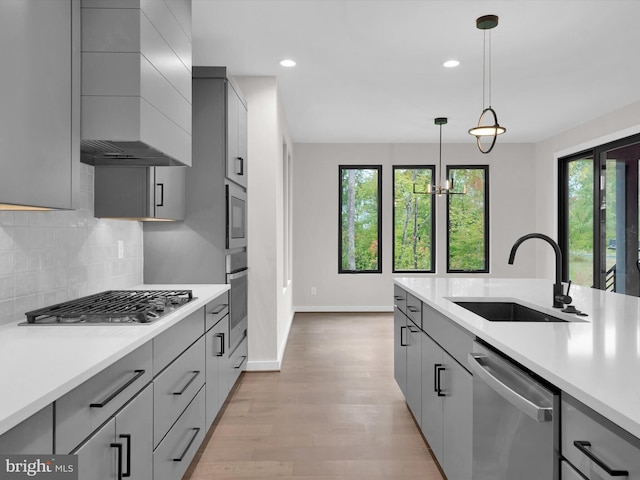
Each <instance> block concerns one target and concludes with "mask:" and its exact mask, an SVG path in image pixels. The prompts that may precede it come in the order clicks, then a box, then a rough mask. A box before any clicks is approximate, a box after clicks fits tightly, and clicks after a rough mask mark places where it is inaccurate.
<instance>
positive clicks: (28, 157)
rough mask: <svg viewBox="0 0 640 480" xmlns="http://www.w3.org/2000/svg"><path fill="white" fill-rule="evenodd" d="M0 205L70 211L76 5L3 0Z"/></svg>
mask: <svg viewBox="0 0 640 480" xmlns="http://www.w3.org/2000/svg"><path fill="white" fill-rule="evenodd" d="M0 39H1V40H2V44H3V45H5V48H4V49H3V54H2V55H3V64H4V65H5V68H3V73H2V75H0V90H1V91H2V92H3V93H4V95H3V101H2V114H0V131H2V138H3V142H2V157H1V158H0V170H1V171H2V175H0V204H12V205H13V206H14V208H15V206H16V205H23V206H35V207H44V208H60V209H71V208H74V199H76V198H77V193H78V185H79V178H80V177H79V175H80V173H79V172H80V170H79V168H80V152H79V146H80V123H79V122H80V50H79V45H80V0H49V1H46V2H43V1H41V0H3V1H2V2H0Z"/></svg>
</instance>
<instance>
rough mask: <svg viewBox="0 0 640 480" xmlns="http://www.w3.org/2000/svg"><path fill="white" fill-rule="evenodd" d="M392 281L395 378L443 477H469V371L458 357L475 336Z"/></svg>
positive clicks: (470, 388) (470, 415)
mask: <svg viewBox="0 0 640 480" xmlns="http://www.w3.org/2000/svg"><path fill="white" fill-rule="evenodd" d="M395 287H396V288H394V301H395V306H396V308H395V310H394V376H395V378H396V382H398V385H399V386H400V388H401V390H402V392H403V394H404V396H405V399H406V401H407V404H408V405H409V408H410V410H411V412H412V414H413V416H414V418H415V419H416V421H417V422H418V423H419V425H420V428H421V430H422V433H423V434H424V437H425V438H426V439H427V442H429V446H430V447H431V450H432V451H433V453H434V455H435V457H436V459H437V460H438V462H439V463H440V466H441V468H442V469H443V471H444V472H445V474H446V475H447V477H448V478H455V479H456V480H471V467H472V463H471V462H472V449H471V446H472V445H471V443H472V433H473V430H472V429H473V423H472V401H473V391H472V389H473V377H472V375H471V374H470V373H469V372H468V371H467V370H466V369H465V368H464V367H463V366H462V365H461V364H460V362H461V359H463V358H464V359H466V355H467V354H468V353H469V352H471V351H472V349H471V346H472V340H473V337H472V336H471V335H470V334H469V333H468V332H466V331H464V330H462V329H460V328H459V327H457V326H455V325H454V324H453V323H452V322H451V321H449V320H448V319H446V317H444V316H443V315H441V314H440V313H438V312H437V311H435V310H433V309H432V308H430V307H429V306H428V305H425V304H423V303H422V302H421V301H420V300H419V299H418V298H416V297H414V296H413V295H411V294H409V293H407V292H405V291H404V290H402V289H401V288H398V287H397V286H395ZM399 306H402V307H404V308H405V310H406V315H405V314H404V313H403V312H402V311H401V310H400V308H399ZM420 326H421V328H420Z"/></svg>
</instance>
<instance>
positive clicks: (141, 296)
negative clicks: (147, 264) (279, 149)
mask: <svg viewBox="0 0 640 480" xmlns="http://www.w3.org/2000/svg"><path fill="white" fill-rule="evenodd" d="M192 299H193V293H192V291H191V290H109V291H106V292H100V293H96V294H93V295H89V296H86V297H82V298H78V299H75V300H69V301H66V302H62V303H58V304H56V305H50V306H48V307H44V308H39V309H37V310H32V311H30V312H27V313H26V314H25V315H26V316H27V323H32V324H33V323H50V322H51V321H52V319H57V320H55V321H57V322H58V323H74V322H76V321H77V322H80V321H84V320H86V319H87V318H93V319H96V321H97V322H100V321H101V320H102V321H104V322H110V323H116V322H117V321H118V320H114V319H118V318H122V319H125V318H128V319H130V320H126V321H134V322H136V323H148V322H149V321H151V320H150V318H149V317H151V318H152V319H153V318H158V317H159V315H158V314H156V313H151V312H156V311H161V312H162V311H164V310H165V307H164V305H166V306H167V307H170V308H171V309H175V308H176V307H178V306H181V305H184V304H185V303H187V302H189V301H191V300H192ZM158 305H162V306H161V307H158ZM131 319H133V320H131Z"/></svg>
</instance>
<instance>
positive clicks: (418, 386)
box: [406, 320, 422, 425]
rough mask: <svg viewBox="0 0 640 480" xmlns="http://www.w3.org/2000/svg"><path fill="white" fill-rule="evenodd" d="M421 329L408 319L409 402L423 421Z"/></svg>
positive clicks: (410, 406) (412, 409)
mask: <svg viewBox="0 0 640 480" xmlns="http://www.w3.org/2000/svg"><path fill="white" fill-rule="evenodd" d="M421 335H422V333H421V331H420V329H419V328H418V327H417V326H416V325H415V324H414V323H413V322H412V321H411V320H407V397H406V398H407V403H408V404H409V409H410V410H411V413H412V414H413V417H414V418H415V419H416V422H418V425H420V423H421V422H422V353H421V352H422V341H421V338H420V337H421Z"/></svg>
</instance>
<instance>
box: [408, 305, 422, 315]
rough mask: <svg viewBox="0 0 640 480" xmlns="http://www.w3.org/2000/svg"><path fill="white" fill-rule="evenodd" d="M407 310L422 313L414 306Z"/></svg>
mask: <svg viewBox="0 0 640 480" xmlns="http://www.w3.org/2000/svg"><path fill="white" fill-rule="evenodd" d="M407 310H409V311H410V312H411V313H418V312H419V311H420V309H419V308H418V307H414V306H412V305H409V306H408V307H407Z"/></svg>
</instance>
